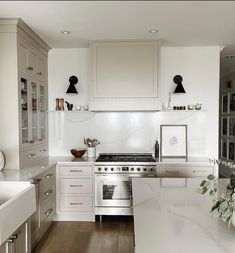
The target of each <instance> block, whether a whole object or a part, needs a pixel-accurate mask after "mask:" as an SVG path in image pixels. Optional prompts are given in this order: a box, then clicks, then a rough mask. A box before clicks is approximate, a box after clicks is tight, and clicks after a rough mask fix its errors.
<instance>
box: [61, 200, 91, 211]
mask: <svg viewBox="0 0 235 253" xmlns="http://www.w3.org/2000/svg"><path fill="white" fill-rule="evenodd" d="M59 208H60V211H61V212H65V211H67V212H77V211H79V212H80V211H83V212H92V209H93V207H92V197H91V196H60V198H59Z"/></svg>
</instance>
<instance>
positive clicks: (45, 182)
mask: <svg viewBox="0 0 235 253" xmlns="http://www.w3.org/2000/svg"><path fill="white" fill-rule="evenodd" d="M34 184H35V189H36V200H37V203H36V205H37V211H36V212H35V213H34V214H33V215H32V216H31V244H32V248H34V246H35V245H36V244H37V243H38V241H39V240H40V238H41V237H42V236H43V235H44V233H45V232H46V231H47V229H48V228H49V226H50V224H51V222H52V221H53V219H54V217H55V208H56V203H55V187H56V181H55V168H48V170H47V171H46V172H44V173H42V174H41V175H39V176H37V177H36V178H34Z"/></svg>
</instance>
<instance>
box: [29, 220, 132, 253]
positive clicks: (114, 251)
mask: <svg viewBox="0 0 235 253" xmlns="http://www.w3.org/2000/svg"><path fill="white" fill-rule="evenodd" d="M133 252H134V247H133V221H132V218H130V217H112V218H111V217H105V218H104V219H103V222H102V223H100V222H98V221H97V222H95V223H94V222H76V221H69V222H53V224H52V225H51V227H50V229H49V230H48V232H47V233H46V234H45V235H44V237H43V238H42V239H41V241H40V242H39V244H38V245H37V246H36V248H35V249H34V251H33V253H133Z"/></svg>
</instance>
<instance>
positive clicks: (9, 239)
mask: <svg viewBox="0 0 235 253" xmlns="http://www.w3.org/2000/svg"><path fill="white" fill-rule="evenodd" d="M17 238H18V235H17V234H15V235H12V236H10V237H9V238H8V239H7V242H11V243H13V242H14V241H15V240H16V239H17Z"/></svg>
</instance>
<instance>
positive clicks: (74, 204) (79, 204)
mask: <svg viewBox="0 0 235 253" xmlns="http://www.w3.org/2000/svg"><path fill="white" fill-rule="evenodd" d="M69 204H70V206H82V205H83V203H81V202H80V203H79V202H78V203H69Z"/></svg>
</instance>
